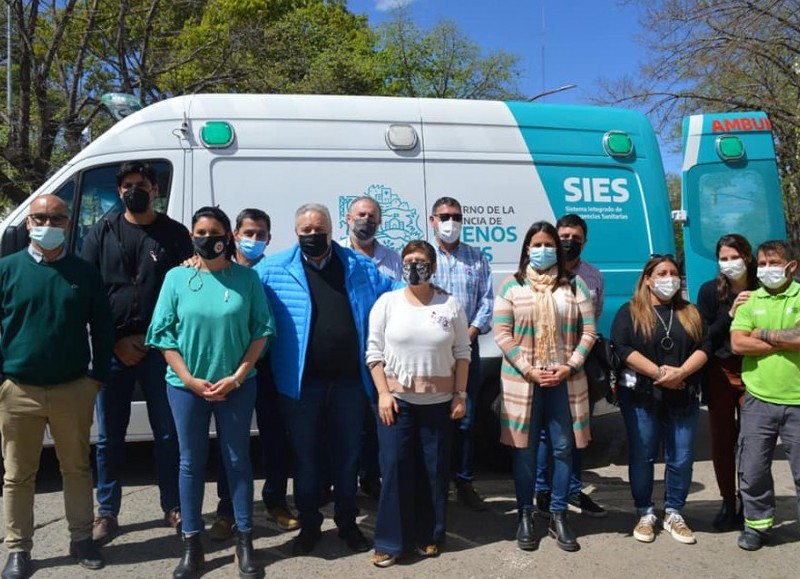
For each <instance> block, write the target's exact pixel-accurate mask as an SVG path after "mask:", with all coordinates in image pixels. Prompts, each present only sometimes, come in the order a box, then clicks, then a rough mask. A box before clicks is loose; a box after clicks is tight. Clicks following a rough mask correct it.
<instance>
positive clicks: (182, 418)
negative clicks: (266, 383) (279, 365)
mask: <svg viewBox="0 0 800 579" xmlns="http://www.w3.org/2000/svg"><path fill="white" fill-rule="evenodd" d="M168 388H169V390H167V396H168V397H169V404H170V406H171V407H172V415H173V416H174V417H175V425H176V426H177V428H178V441H179V442H180V449H181V467H180V478H179V484H180V494H181V515H182V516H183V534H184V535H185V536H188V535H193V534H195V533H199V532H200V531H202V530H203V517H202V512H203V494H204V489H205V476H206V463H207V462H208V444H209V436H208V427H209V426H210V424H211V416H212V415H213V416H214V420H216V421H217V427H218V429H219V430H218V431H217V437H218V438H219V443H220V450H221V453H222V460H223V461H224V462H225V470H226V472H227V473H228V484H229V485H230V489H231V491H232V492H231V498H232V500H233V513H234V519H235V520H236V528H237V529H239V530H240V531H242V532H248V531H251V530H252V529H253V468H252V466H251V465H250V421H251V420H252V418H253V406H254V404H255V401H256V380H255V378H250V379H249V380H245V381H244V382H243V383H242V385H241V387H240V388H237V389H235V390H232V391H231V392H230V393H229V394H228V396H227V397H226V399H225V400H224V401H222V402H208V401H207V400H204V399H203V398H201V397H200V396H198V395H197V394H195V393H194V392H192V391H191V390H189V389H188V388H178V387H175V386H169V387H168Z"/></svg>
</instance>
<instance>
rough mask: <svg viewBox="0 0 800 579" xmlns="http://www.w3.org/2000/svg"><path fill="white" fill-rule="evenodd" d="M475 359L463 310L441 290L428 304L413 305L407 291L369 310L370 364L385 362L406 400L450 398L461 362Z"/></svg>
mask: <svg viewBox="0 0 800 579" xmlns="http://www.w3.org/2000/svg"><path fill="white" fill-rule="evenodd" d="M470 355H471V350H470V344H469V335H468V334H467V317H466V315H465V314H464V310H463V309H462V308H461V306H460V305H459V304H458V302H457V301H456V299H455V298H454V297H453V296H451V295H449V294H447V293H446V292H444V291H442V290H439V289H437V290H436V291H435V292H434V295H433V299H431V301H430V303H428V304H427V305H425V306H416V305H412V304H410V303H409V302H408V299H407V298H406V295H405V289H399V290H395V291H392V292H388V293H385V294H383V295H382V296H381V297H380V298H379V299H378V301H377V302H375V305H374V306H373V308H372V311H371V312H370V315H369V337H368V338H367V354H366V360H367V364H371V363H373V362H383V364H384V372H385V373H386V380H387V382H388V384H389V390H390V391H391V392H392V394H393V395H394V396H395V397H397V398H399V399H401V400H405V401H406V402H409V403H411V404H438V403H441V402H446V401H448V400H450V399H451V398H452V397H453V392H454V389H455V363H456V360H459V359H464V360H469V359H470Z"/></svg>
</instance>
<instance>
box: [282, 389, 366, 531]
mask: <svg viewBox="0 0 800 579" xmlns="http://www.w3.org/2000/svg"><path fill="white" fill-rule="evenodd" d="M366 396H367V395H366V393H365V392H364V386H363V384H362V383H361V380H360V379H357V380H353V379H350V380H348V379H339V380H318V379H303V382H302V385H301V389H300V399H299V400H295V399H293V398H290V397H288V396H284V395H282V394H281V395H279V398H280V408H281V412H282V414H283V417H284V424H286V427H287V428H288V432H289V442H290V443H291V445H292V451H293V453H294V455H293V456H294V458H295V469H294V504H295V506H296V507H297V511H298V518H299V520H300V525H301V526H302V527H303V528H310V529H314V528H316V529H318V528H319V527H320V525H322V514H321V513H320V512H319V508H320V499H321V497H320V490H321V489H322V485H323V480H322V476H323V470H324V467H323V461H326V460H329V458H328V457H330V468H331V471H330V472H331V478H332V482H333V486H334V521H335V522H336V525H337V526H338V527H339V528H340V529H342V528H344V527H347V526H349V525H352V524H354V523H355V520H356V515H357V514H358V507H356V490H357V488H358V459H359V454H360V451H361V430H362V428H363V426H364V411H365V409H366V404H365V402H364V399H365V398H366Z"/></svg>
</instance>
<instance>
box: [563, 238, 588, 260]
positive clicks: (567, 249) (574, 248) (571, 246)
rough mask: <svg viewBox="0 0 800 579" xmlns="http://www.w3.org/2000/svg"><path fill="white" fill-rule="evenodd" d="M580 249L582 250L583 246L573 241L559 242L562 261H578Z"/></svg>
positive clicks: (564, 240)
mask: <svg viewBox="0 0 800 579" xmlns="http://www.w3.org/2000/svg"><path fill="white" fill-rule="evenodd" d="M581 249H583V244H581V243H579V242H577V241H575V240H574V239H562V240H561V251H562V252H563V253H564V259H566V260H567V261H572V260H573V259H578V258H579V257H580V255H581Z"/></svg>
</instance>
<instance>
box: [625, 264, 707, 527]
mask: <svg viewBox="0 0 800 579" xmlns="http://www.w3.org/2000/svg"><path fill="white" fill-rule="evenodd" d="M680 288H681V278H680V269H679V267H678V263H677V262H676V260H675V258H674V257H672V256H670V255H654V256H652V257H651V258H650V260H648V262H647V263H646V264H645V266H644V270H643V271H642V274H641V276H640V277H639V281H638V283H637V285H636V291H635V293H634V294H633V297H632V298H631V300H630V301H629V302H628V303H626V304H624V305H623V306H622V307H621V308H620V309H619V311H618V312H617V316H616V318H615V319H614V324H613V325H612V328H611V340H612V341H613V343H614V346H615V348H616V350H617V352H618V353H619V356H620V359H621V360H622V362H623V363H624V366H625V369H624V370H623V371H622V372H621V375H620V377H619V379H618V384H617V395H618V397H619V403H620V409H621V411H622V417H623V419H624V421H625V430H626V431H627V434H628V454H629V461H628V474H629V477H630V485H631V493H632V494H633V501H634V504H635V505H636V514H637V517H638V521H637V523H636V527H635V528H634V530H633V536H634V538H635V539H636V540H638V541H642V542H645V543H650V542H652V541H653V540H654V539H655V526H656V523H657V519H656V515H655V505H654V503H653V478H654V470H655V469H654V464H655V461H656V459H657V458H658V449H659V446H661V445H662V444H663V446H664V462H665V463H666V469H665V471H666V472H665V476H664V479H665V480H664V486H665V492H664V495H665V500H664V502H665V504H664V510H665V514H664V519H663V523H662V524H663V527H664V530H665V531H667V532H668V533H670V534H671V535H672V537H673V538H674V539H675V540H677V541H679V542H681V543H694V542H695V537H694V533H693V532H692V530H691V529H690V528H689V526H688V525H687V524H686V522H685V521H684V519H683V516H682V515H681V510H682V509H683V507H684V505H685V504H686V496H687V495H688V493H689V485H690V484H691V482H692V467H693V463H694V434H695V430H696V428H697V419H698V415H699V409H700V400H699V397H700V385H701V377H702V376H701V372H700V370H701V369H702V367H703V365H704V364H705V363H706V361H707V360H708V352H709V350H710V345H709V343H708V342H707V341H704V334H705V332H704V327H703V320H702V318H701V317H700V313H699V312H698V311H697V308H696V307H694V306H693V305H692V304H690V303H689V302H687V301H686V300H685V299H684V298H683V297H682V296H681V292H680Z"/></svg>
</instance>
